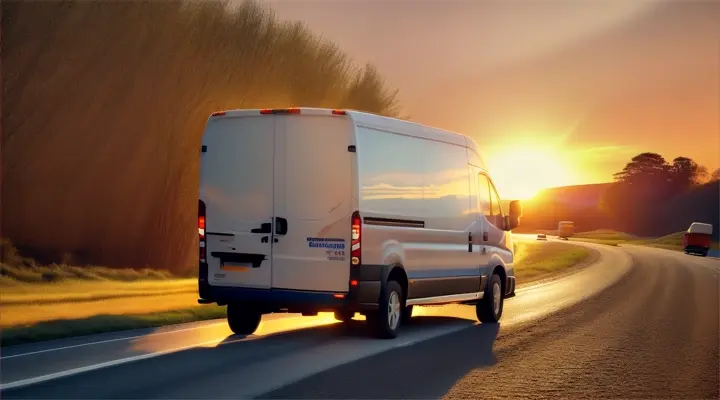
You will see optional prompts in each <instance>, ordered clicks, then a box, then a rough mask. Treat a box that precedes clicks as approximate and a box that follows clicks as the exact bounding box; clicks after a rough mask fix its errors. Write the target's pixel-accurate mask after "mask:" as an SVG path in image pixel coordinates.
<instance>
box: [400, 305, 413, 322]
mask: <svg viewBox="0 0 720 400" xmlns="http://www.w3.org/2000/svg"><path fill="white" fill-rule="evenodd" d="M412 313H413V306H407V307H405V308H404V309H403V313H402V315H401V317H400V323H402V324H407V323H409V322H410V318H412Z"/></svg>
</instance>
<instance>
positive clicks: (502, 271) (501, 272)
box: [483, 265, 507, 297]
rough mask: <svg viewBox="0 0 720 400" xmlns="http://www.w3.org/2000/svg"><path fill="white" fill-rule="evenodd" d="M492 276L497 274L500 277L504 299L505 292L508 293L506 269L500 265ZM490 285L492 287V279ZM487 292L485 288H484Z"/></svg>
mask: <svg viewBox="0 0 720 400" xmlns="http://www.w3.org/2000/svg"><path fill="white" fill-rule="evenodd" d="M492 274H497V275H498V276H499V277H500V285H501V286H500V287H501V288H502V294H503V297H504V296H505V292H506V291H507V272H506V271H505V267H503V266H502V265H498V266H496V267H495V268H493V271H492V273H491V274H490V276H492ZM487 284H488V285H490V279H488V283H487ZM483 290H485V288H483Z"/></svg>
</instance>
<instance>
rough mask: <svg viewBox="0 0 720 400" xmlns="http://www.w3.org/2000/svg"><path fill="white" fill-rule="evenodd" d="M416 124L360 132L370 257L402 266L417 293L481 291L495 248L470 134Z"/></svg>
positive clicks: (363, 204)
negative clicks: (486, 240) (474, 200)
mask: <svg viewBox="0 0 720 400" xmlns="http://www.w3.org/2000/svg"><path fill="white" fill-rule="evenodd" d="M412 128H414V127H413V126H412V124H409V123H408V124H407V126H402V125H401V124H396V125H394V126H392V127H389V128H388V127H382V128H380V127H376V125H369V124H368V125H364V126H359V127H358V129H357V131H356V132H357V149H358V150H357V151H358V171H359V174H358V181H359V193H360V194H359V208H360V212H361V215H362V216H363V221H364V225H363V239H362V240H363V245H362V249H363V253H362V257H363V264H373V265H389V264H399V265H402V266H403V267H404V269H405V272H406V274H407V277H408V279H409V280H410V281H411V284H410V285H409V287H408V298H410V299H416V298H426V297H435V296H445V295H450V294H457V293H474V292H478V291H480V290H481V288H480V282H481V276H482V275H483V273H485V270H486V269H487V262H488V261H489V254H488V253H487V252H485V253H483V251H482V250H483V247H482V246H481V243H480V238H481V232H482V228H483V225H482V220H479V219H478V218H477V216H476V214H475V213H474V211H473V207H472V204H471V196H470V194H471V189H470V188H471V185H473V184H476V183H474V181H473V180H471V177H472V176H471V173H470V170H469V166H468V158H467V150H466V147H465V141H464V139H463V140H462V141H459V140H457V137H456V136H454V135H449V134H438V135H433V132H432V131H431V130H429V129H423V130H418V131H417V132H416V131H415V130H413V129H412ZM391 130H392V131H391ZM416 134H417V135H416ZM399 149H402V151H398V150H399ZM471 248H472V251H470V249H471Z"/></svg>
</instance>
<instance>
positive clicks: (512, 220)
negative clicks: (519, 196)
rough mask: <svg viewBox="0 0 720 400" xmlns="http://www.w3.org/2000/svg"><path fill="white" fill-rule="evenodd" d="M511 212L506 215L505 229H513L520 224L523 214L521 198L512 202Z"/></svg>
mask: <svg viewBox="0 0 720 400" xmlns="http://www.w3.org/2000/svg"><path fill="white" fill-rule="evenodd" d="M509 208H510V213H509V215H507V216H506V217H505V230H506V231H511V230H513V229H515V228H517V227H518V226H520V217H521V216H522V206H521V205H520V200H513V201H511V202H510V207H509Z"/></svg>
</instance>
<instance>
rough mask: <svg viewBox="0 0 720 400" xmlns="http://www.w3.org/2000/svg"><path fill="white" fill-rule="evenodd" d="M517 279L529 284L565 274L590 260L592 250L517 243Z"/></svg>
mask: <svg viewBox="0 0 720 400" xmlns="http://www.w3.org/2000/svg"><path fill="white" fill-rule="evenodd" d="M515 255H516V257H517V258H516V260H515V277H516V279H517V281H518V283H519V284H520V283H527V282H531V281H534V280H538V279H541V278H545V277H548V276H549V275H551V274H555V273H559V272H563V271H564V270H567V269H568V268H571V267H574V266H577V265H579V264H581V263H583V262H585V261H587V260H588V259H589V257H590V256H591V250H588V249H586V248H584V247H581V246H577V245H572V244H567V243H557V242H528V241H522V242H516V243H515Z"/></svg>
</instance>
